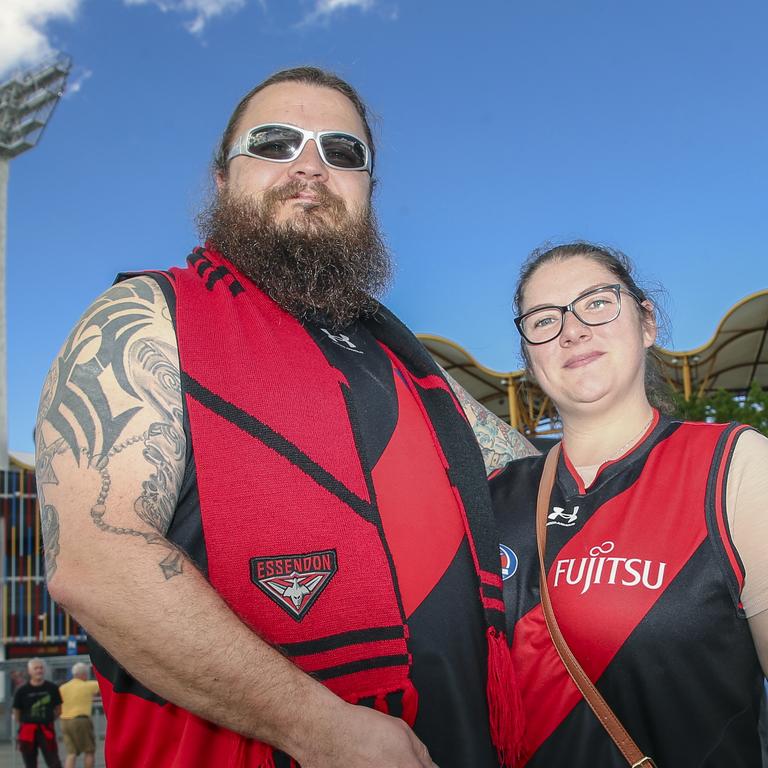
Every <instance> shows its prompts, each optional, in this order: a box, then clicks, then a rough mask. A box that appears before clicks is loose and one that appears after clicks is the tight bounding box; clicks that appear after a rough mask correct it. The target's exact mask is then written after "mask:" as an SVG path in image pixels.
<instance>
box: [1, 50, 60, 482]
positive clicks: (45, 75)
mask: <svg viewBox="0 0 768 768" xmlns="http://www.w3.org/2000/svg"><path fill="white" fill-rule="evenodd" d="M71 68H72V60H71V59H70V58H69V57H68V56H64V55H60V56H58V57H57V58H56V59H54V60H53V61H49V62H47V63H45V64H41V65H39V66H37V67H34V68H32V69H28V70H26V71H23V72H19V73H18V74H15V75H12V76H11V77H10V78H9V79H8V80H6V81H5V82H4V83H2V84H0V469H7V468H8V369H7V347H6V328H5V244H6V220H7V214H8V170H9V164H10V161H11V160H12V159H13V158H14V157H17V156H18V155H20V154H21V153H22V152H26V151H27V150H28V149H32V148H33V147H34V146H35V145H36V144H37V142H38V141H40V137H41V136H42V135H43V131H44V130H45V126H46V125H47V124H48V120H49V119H50V117H51V115H52V114H53V110H54V109H55V107H56V104H57V103H58V101H59V98H60V97H61V94H62V93H63V92H64V86H65V85H66V82H67V76H68V75H69V71H70V69H71Z"/></svg>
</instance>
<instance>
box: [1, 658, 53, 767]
mask: <svg viewBox="0 0 768 768" xmlns="http://www.w3.org/2000/svg"><path fill="white" fill-rule="evenodd" d="M27 672H28V673H29V682H27V683H24V685H22V686H20V687H19V688H18V689H17V690H16V693H15V694H14V695H13V717H14V719H15V720H16V722H17V723H18V724H19V732H18V736H17V740H18V745H19V752H21V758H22V760H23V761H24V767H25V768H37V752H38V750H39V751H40V754H42V756H43V759H44V760H45V764H46V765H47V766H48V768H61V761H60V760H59V750H58V745H57V743H56V728H55V725H54V722H55V720H56V718H57V717H58V716H59V715H60V714H61V696H60V695H59V689H58V687H57V686H56V685H54V684H53V683H52V682H50V681H49V680H46V679H45V663H44V662H43V660H42V659H37V658H35V659H30V660H29V661H28V662H27Z"/></svg>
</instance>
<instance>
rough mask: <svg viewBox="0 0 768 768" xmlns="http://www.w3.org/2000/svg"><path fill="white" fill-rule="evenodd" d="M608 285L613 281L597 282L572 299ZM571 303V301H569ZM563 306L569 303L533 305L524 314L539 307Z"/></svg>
mask: <svg viewBox="0 0 768 768" xmlns="http://www.w3.org/2000/svg"><path fill="white" fill-rule="evenodd" d="M606 285H611V283H595V284H594V285H590V286H588V287H587V288H585V289H584V290H583V291H579V292H578V293H577V294H576V296H575V297H574V298H573V299H572V301H576V299H578V298H579V296H583V295H584V294H585V293H589V292H590V291H593V290H595V289H596V288H605V286H606ZM568 303H569V304H570V302H568ZM562 306H568V305H567V304H551V303H550V304H537V305H536V306H535V307H531V308H530V309H526V310H525V312H523V314H524V315H527V314H528V313H529V312H535V311H536V310H537V309H547V307H556V308H557V309H560V307H562Z"/></svg>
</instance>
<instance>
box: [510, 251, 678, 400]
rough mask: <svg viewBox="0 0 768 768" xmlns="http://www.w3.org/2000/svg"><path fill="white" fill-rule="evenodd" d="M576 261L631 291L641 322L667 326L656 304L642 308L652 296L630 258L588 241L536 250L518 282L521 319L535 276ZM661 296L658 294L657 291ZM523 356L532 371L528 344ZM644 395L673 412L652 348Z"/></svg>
mask: <svg viewBox="0 0 768 768" xmlns="http://www.w3.org/2000/svg"><path fill="white" fill-rule="evenodd" d="M575 257H582V258H585V259H591V260H592V261H595V262H597V263H598V264H600V265H602V266H603V267H605V268H606V269H607V270H608V271H609V272H610V273H611V274H612V275H614V276H615V277H616V279H617V281H618V282H619V283H621V284H622V285H623V286H624V287H625V288H626V289H627V290H628V291H630V292H631V293H633V294H634V295H635V296H636V297H637V299H638V307H639V309H640V312H641V322H643V323H654V324H655V325H656V327H657V329H659V328H663V327H664V326H665V325H666V322H665V321H666V318H665V317H664V315H663V312H662V311H661V309H660V308H659V306H658V304H657V302H656V301H654V309H649V308H648V307H646V306H643V304H642V303H641V302H644V301H647V300H649V299H650V295H649V292H648V291H646V290H644V289H643V288H641V287H640V286H639V285H638V284H637V281H636V280H635V277H634V271H635V270H634V267H633V266H632V262H631V261H630V259H629V257H628V256H627V255H626V254H624V253H622V252H621V251H619V250H617V249H615V248H609V247H608V246H605V245H599V244H597V243H590V242H587V241H586V240H577V241H575V242H572V243H565V244H563V245H556V246H554V247H552V246H545V247H542V248H537V249H536V250H534V251H533V252H532V253H531V254H530V256H528V258H527V259H526V260H525V261H524V262H523V265H522V267H521V268H520V277H519V279H518V281H517V290H516V291H515V311H516V312H517V314H518V315H520V314H522V312H523V309H522V307H523V295H524V293H525V287H526V286H527V285H528V282H529V281H530V279H531V277H533V274H534V272H536V270H537V269H538V268H539V267H541V266H542V265H544V264H549V263H551V262H556V261H567V260H568V259H572V258H575ZM655 293H658V291H655ZM521 347H522V353H523V357H524V359H525V362H526V364H527V365H528V368H529V369H530V360H529V357H528V350H527V348H526V344H525V340H524V339H523V340H522V341H521ZM645 394H646V396H647V398H648V401H649V402H650V403H651V405H653V406H655V407H656V408H658V409H659V410H660V411H662V412H664V413H670V412H671V411H672V410H674V405H673V403H672V398H671V395H670V390H669V386H668V384H667V383H666V382H665V381H664V378H663V377H662V375H661V370H660V367H659V362H658V357H657V355H656V352H655V348H654V347H651V348H650V349H649V350H648V352H647V354H646V357H645Z"/></svg>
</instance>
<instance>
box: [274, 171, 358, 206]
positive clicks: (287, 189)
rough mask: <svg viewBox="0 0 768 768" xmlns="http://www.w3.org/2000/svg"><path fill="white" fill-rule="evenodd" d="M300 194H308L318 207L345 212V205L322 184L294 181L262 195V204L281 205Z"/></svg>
mask: <svg viewBox="0 0 768 768" xmlns="http://www.w3.org/2000/svg"><path fill="white" fill-rule="evenodd" d="M302 192H310V193H311V194H312V195H313V196H314V198H315V200H316V201H317V204H318V205H323V206H326V207H328V208H336V209H337V210H342V211H343V210H346V203H345V202H344V200H343V199H342V198H341V197H340V196H339V195H337V194H335V193H333V192H331V190H330V189H328V187H327V186H326V185H325V184H323V183H322V182H317V181H316V182H308V181H301V180H300V179H295V180H293V181H288V182H286V183H285V184H281V185H280V186H279V187H273V188H272V189H268V190H267V191H266V192H265V193H264V197H263V202H264V205H265V206H267V207H268V206H271V205H274V204H276V203H283V202H285V201H286V200H290V199H291V198H294V197H296V196H297V195H299V194H301V193H302Z"/></svg>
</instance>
